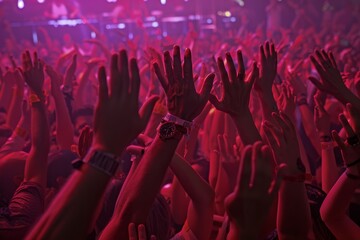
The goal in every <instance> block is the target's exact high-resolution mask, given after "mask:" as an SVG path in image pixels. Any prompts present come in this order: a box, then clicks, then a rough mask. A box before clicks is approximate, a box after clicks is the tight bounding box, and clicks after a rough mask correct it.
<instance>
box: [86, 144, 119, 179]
mask: <svg viewBox="0 0 360 240" xmlns="http://www.w3.org/2000/svg"><path fill="white" fill-rule="evenodd" d="M120 162H121V161H120V158H119V157H117V156H116V155H113V154H111V153H107V152H102V151H97V150H95V151H94V152H93V153H92V155H91V157H90V158H89V160H88V161H87V164H89V165H90V166H92V167H94V168H96V169H98V170H100V171H102V172H104V173H106V174H107V175H109V176H114V175H115V173H116V172H117V170H118V168H119V165H120Z"/></svg>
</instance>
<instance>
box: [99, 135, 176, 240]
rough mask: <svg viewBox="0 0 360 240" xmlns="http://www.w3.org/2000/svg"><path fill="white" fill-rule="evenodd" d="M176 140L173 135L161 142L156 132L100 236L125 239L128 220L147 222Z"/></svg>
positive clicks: (129, 221) (137, 222) (102, 237)
mask: <svg viewBox="0 0 360 240" xmlns="http://www.w3.org/2000/svg"><path fill="white" fill-rule="evenodd" d="M178 143H179V140H175V139H171V140H167V141H166V142H164V141H163V140H161V139H160V138H159V137H158V136H157V137H156V138H155V140H154V141H153V143H152V144H151V146H150V147H149V148H148V149H147V151H146V152H145V155H144V156H143V159H142V160H141V161H140V163H139V165H138V167H137V169H136V170H135V172H134V174H133V177H132V180H131V181H132V184H131V186H129V187H126V189H123V191H122V193H121V194H122V195H121V198H119V199H118V201H117V203H116V205H115V210H114V215H113V217H112V219H111V221H110V223H109V224H108V225H107V227H106V228H105V229H104V231H103V233H102V235H101V239H128V236H127V227H128V225H129V223H131V222H133V223H136V224H140V223H145V222H146V219H147V215H148V212H149V210H150V208H151V206H152V204H153V201H154V199H155V197H156V195H157V194H158V192H159V190H160V187H161V184H162V181H163V178H164V175H165V173H166V171H167V168H168V166H169V164H170V161H171V159H172V157H173V155H174V153H175V150H176V147H177V145H178ZM154 161H156V164H154Z"/></svg>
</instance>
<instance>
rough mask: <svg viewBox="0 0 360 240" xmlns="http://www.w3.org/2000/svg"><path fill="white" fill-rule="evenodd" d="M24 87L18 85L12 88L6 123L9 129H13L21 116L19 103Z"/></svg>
mask: <svg viewBox="0 0 360 240" xmlns="http://www.w3.org/2000/svg"><path fill="white" fill-rule="evenodd" d="M23 95H24V89H19V88H18V87H16V88H14V89H13V96H12V99H11V103H10V106H9V111H8V115H7V120H6V123H7V125H8V126H9V127H10V128H11V129H15V128H16V125H17V124H18V122H19V120H20V118H21V105H22V101H23Z"/></svg>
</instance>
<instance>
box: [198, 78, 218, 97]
mask: <svg viewBox="0 0 360 240" xmlns="http://www.w3.org/2000/svg"><path fill="white" fill-rule="evenodd" d="M214 79H215V74H214V73H210V74H209V75H208V76H207V77H206V79H205V81H204V84H203V86H202V88H201V90H200V98H201V99H202V100H203V101H204V102H207V101H208V100H209V97H210V92H211V89H212V86H213V83H214Z"/></svg>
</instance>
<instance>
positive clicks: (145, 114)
mask: <svg viewBox="0 0 360 240" xmlns="http://www.w3.org/2000/svg"><path fill="white" fill-rule="evenodd" d="M158 100H159V96H151V97H150V98H149V99H148V100H147V101H146V102H145V103H144V104H143V105H142V107H141V108H140V110H139V115H140V119H141V123H142V127H143V128H145V127H146V125H147V123H148V122H149V119H150V116H151V114H152V111H153V109H154V106H155V104H156V102H157V101H158Z"/></svg>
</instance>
